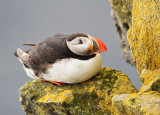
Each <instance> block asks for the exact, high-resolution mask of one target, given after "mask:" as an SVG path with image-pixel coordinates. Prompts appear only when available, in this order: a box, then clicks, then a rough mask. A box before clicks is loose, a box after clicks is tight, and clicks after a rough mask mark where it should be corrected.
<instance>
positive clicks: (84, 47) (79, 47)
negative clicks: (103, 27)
mask: <svg viewBox="0 0 160 115" xmlns="http://www.w3.org/2000/svg"><path fill="white" fill-rule="evenodd" d="M66 43H67V45H68V48H69V49H70V50H71V51H72V52H73V53H75V54H77V55H90V54H89V52H88V49H89V47H90V46H91V45H93V43H92V41H91V40H89V38H86V37H76V38H74V39H73V40H71V41H66Z"/></svg>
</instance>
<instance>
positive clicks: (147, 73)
mask: <svg viewBox="0 0 160 115" xmlns="http://www.w3.org/2000/svg"><path fill="white" fill-rule="evenodd" d="M140 80H141V81H142V83H143V84H142V87H141V90H140V92H139V93H143V92H146V91H152V90H154V91H159V90H160V89H159V88H158V87H159V86H160V70H153V71H152V70H144V71H143V73H142V74H141V76H140Z"/></svg>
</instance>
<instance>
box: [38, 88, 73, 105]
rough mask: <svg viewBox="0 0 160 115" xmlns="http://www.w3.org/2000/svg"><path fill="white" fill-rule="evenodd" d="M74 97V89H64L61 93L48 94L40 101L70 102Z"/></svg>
mask: <svg viewBox="0 0 160 115" xmlns="http://www.w3.org/2000/svg"><path fill="white" fill-rule="evenodd" d="M73 99H74V96H73V94H72V91H70V90H64V91H63V92H61V93H59V94H57V95H56V94H48V93H47V94H46V95H45V96H44V97H42V98H40V99H39V100H38V102H57V103H64V102H66V103H67V104H69V103H70V102H72V100H73Z"/></svg>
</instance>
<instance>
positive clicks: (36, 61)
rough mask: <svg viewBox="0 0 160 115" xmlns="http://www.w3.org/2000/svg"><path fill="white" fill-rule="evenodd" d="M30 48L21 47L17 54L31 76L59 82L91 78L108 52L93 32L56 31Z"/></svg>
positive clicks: (69, 82) (15, 53) (77, 81)
mask: <svg viewBox="0 0 160 115" xmlns="http://www.w3.org/2000/svg"><path fill="white" fill-rule="evenodd" d="M23 45H28V46H31V47H30V49H28V50H27V51H23V50H21V49H20V48H17V50H16V51H15V52H14V55H15V56H16V57H17V58H18V59H19V61H20V62H21V63H22V65H23V68H24V70H25V71H26V73H27V75H28V76H29V77H31V78H33V79H40V80H41V81H49V82H51V83H54V84H57V85H63V84H66V83H67V84H74V83H80V82H84V81H87V80H88V79H90V78H91V77H93V76H95V75H96V74H97V73H98V71H99V70H100V67H101V56H100V53H101V52H104V51H107V48H106V46H105V44H104V43H103V42H102V41H101V40H99V39H97V38H94V37H92V36H90V35H89V34H86V33H75V34H72V35H62V34H56V35H54V36H51V37H48V38H46V39H45V40H44V41H42V42H40V43H38V44H23Z"/></svg>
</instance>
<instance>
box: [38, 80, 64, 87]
mask: <svg viewBox="0 0 160 115" xmlns="http://www.w3.org/2000/svg"><path fill="white" fill-rule="evenodd" d="M40 80H41V81H49V80H44V79H40ZM49 82H51V83H54V84H57V85H59V86H61V85H64V84H65V83H62V82H56V81H49Z"/></svg>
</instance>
